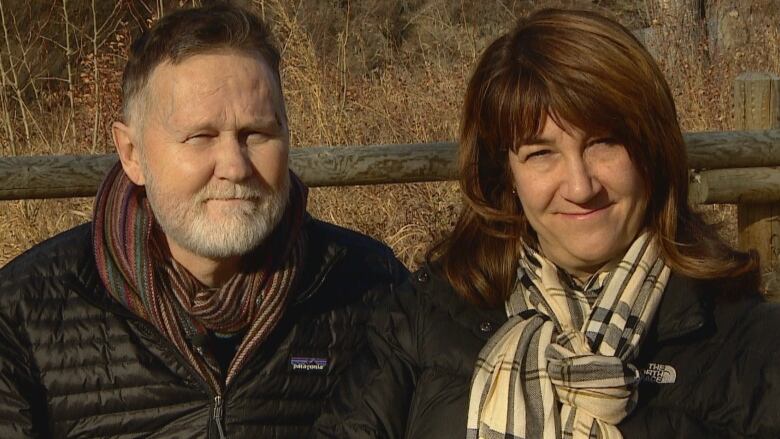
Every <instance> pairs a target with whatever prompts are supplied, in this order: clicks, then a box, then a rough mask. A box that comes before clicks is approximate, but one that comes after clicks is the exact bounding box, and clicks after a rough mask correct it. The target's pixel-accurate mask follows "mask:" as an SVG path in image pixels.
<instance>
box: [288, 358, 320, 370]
mask: <svg viewBox="0 0 780 439" xmlns="http://www.w3.org/2000/svg"><path fill="white" fill-rule="evenodd" d="M290 366H292V370H295V371H301V372H322V371H324V370H325V368H326V367H327V366H328V359H327V358H319V357H292V358H290Z"/></svg>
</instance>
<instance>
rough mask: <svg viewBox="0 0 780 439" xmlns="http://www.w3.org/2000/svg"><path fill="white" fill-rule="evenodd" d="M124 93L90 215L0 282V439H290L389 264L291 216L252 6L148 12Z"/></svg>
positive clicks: (377, 251)
mask: <svg viewBox="0 0 780 439" xmlns="http://www.w3.org/2000/svg"><path fill="white" fill-rule="evenodd" d="M123 99H124V108H123V109H124V122H116V123H114V125H113V127H112V131H113V138H114V142H115V144H116V148H117V152H118V153H119V158H120V163H118V164H117V165H116V166H115V167H114V168H113V169H112V170H111V171H110V172H109V174H108V175H107V177H106V179H105V181H104V182H103V184H102V185H101V187H100V189H99V192H98V195H97V198H96V202H95V208H94V217H93V221H92V223H90V224H85V225H82V226H80V227H76V228H74V229H72V230H69V231H67V232H65V233H63V234H61V235H59V236H57V237H55V238H53V239H51V240H49V241H47V242H44V243H42V244H40V245H38V246H36V247H35V248H33V249H32V250H30V251H28V252H27V253H25V254H24V255H22V256H20V257H19V258H17V259H16V260H14V261H13V262H11V263H10V264H8V265H7V266H6V267H4V268H3V269H2V271H0V437H2V438H13V437H31V436H32V437H128V438H129V437H147V436H148V437H160V438H163V437H164V438H168V437H187V438H189V437H217V438H224V437H231V438H237V437H274V438H283V437H290V438H301V437H305V436H306V435H308V432H309V428H310V424H311V423H312V422H313V421H314V419H315V417H316V416H317V414H318V413H319V410H320V405H321V402H322V400H323V399H324V398H325V397H326V396H327V395H328V394H329V392H330V390H331V388H332V386H333V384H334V383H335V381H336V379H337V378H338V376H339V374H340V373H341V372H342V371H343V370H345V369H347V368H348V367H349V363H350V361H351V359H352V357H353V355H354V354H355V353H356V351H358V350H360V349H361V347H362V343H363V325H364V322H365V320H366V318H367V314H368V308H369V307H370V306H371V304H372V303H373V302H374V301H375V300H376V299H378V298H379V297H381V296H382V295H384V294H385V293H386V292H387V290H389V289H391V288H392V286H393V285H394V284H395V283H396V282H397V281H398V280H399V279H401V278H402V277H403V276H404V275H405V269H404V268H403V266H402V265H400V264H399V263H398V261H397V260H396V259H395V258H394V257H393V255H392V252H391V251H390V250H389V249H388V248H387V247H386V246H384V245H381V244H379V243H378V242H376V241H373V240H370V239H369V238H367V237H364V236H362V235H359V234H356V233H354V232H350V231H347V230H344V229H340V228H338V227H336V226H333V225H329V224H325V223H322V222H320V221H317V220H315V219H312V218H310V217H309V216H307V214H306V188H305V187H304V186H303V184H302V183H301V182H300V181H299V180H298V178H297V177H296V176H295V175H294V174H293V173H292V172H290V171H289V170H288V150H289V131H288V127H287V116H286V114H285V108H284V102H283V98H282V92H281V84H280V78H279V53H278V51H277V50H276V49H275V48H274V46H273V45H272V44H271V42H270V35H269V34H268V31H267V30H266V28H265V27H264V25H263V23H262V22H261V21H260V20H259V19H258V18H256V17H255V16H253V15H252V14H250V13H248V12H246V11H244V10H242V9H239V8H236V7H232V6H227V5H217V6H211V7H207V8H200V9H189V10H181V11H178V12H174V13H173V14H171V15H169V16H167V17H165V18H163V19H161V20H160V21H159V22H158V23H157V24H155V25H154V26H153V28H152V29H150V30H149V31H148V32H147V33H146V34H144V35H143V36H142V37H141V38H140V39H139V40H138V41H137V42H135V44H134V45H133V47H132V50H131V54H130V58H129V60H128V63H127V66H126V68H125V72H124V77H123Z"/></svg>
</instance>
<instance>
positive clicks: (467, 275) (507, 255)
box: [428, 9, 758, 306]
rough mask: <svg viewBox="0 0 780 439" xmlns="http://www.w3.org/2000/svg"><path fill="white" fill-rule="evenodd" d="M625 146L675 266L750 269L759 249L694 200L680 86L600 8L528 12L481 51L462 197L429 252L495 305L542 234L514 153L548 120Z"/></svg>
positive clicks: (697, 272)
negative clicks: (714, 222) (730, 240)
mask: <svg viewBox="0 0 780 439" xmlns="http://www.w3.org/2000/svg"><path fill="white" fill-rule="evenodd" d="M548 116H549V117H552V118H553V120H555V121H556V123H558V125H559V126H566V125H564V123H566V124H568V125H569V126H573V127H576V128H578V129H580V130H582V131H583V132H584V133H585V136H586V137H588V136H597V135H598V136H602V135H605V134H608V135H609V137H611V138H614V139H616V140H617V141H618V142H619V143H622V144H624V145H625V146H626V149H627V150H628V154H629V156H630V158H631V160H632V162H633V163H634V165H635V166H636V168H637V170H638V172H639V173H640V175H641V176H642V179H643V181H644V186H645V193H646V194H649V199H648V203H647V211H646V214H645V219H644V226H646V227H648V228H649V229H650V230H651V231H652V232H654V233H655V235H656V237H657V238H658V241H659V243H660V245H661V248H662V253H663V256H664V257H665V260H666V262H667V264H668V265H669V266H670V267H671V268H672V270H673V271H674V272H677V273H680V274H683V275H687V276H690V277H694V278H700V279H713V278H727V277H731V278H733V277H738V276H743V275H744V276H746V277H747V278H749V279H752V282H754V283H755V281H756V279H757V273H758V261H757V258H756V257H755V255H754V253H751V254H749V253H741V252H738V251H735V250H733V249H731V248H730V247H729V246H728V245H727V244H726V243H725V242H723V240H721V239H720V238H719V237H718V236H717V234H716V233H715V232H714V231H713V230H712V229H711V228H710V227H709V226H707V225H705V223H704V222H703V221H702V220H701V218H700V217H699V216H698V215H697V214H696V213H694V212H693V211H692V210H691V208H690V207H689V205H688V203H687V197H688V165H687V157H686V151H685V144H684V142H683V137H682V133H681V131H680V126H679V124H678V121H677V113H676V110H675V106H674V101H673V99H672V94H671V92H670V90H669V87H668V85H667V83H666V81H665V80H664V78H663V74H662V73H661V71H660V69H659V68H658V66H657V65H656V63H655V62H654V61H653V59H652V57H651V56H650V54H649V53H648V52H647V51H646V50H645V49H644V48H643V47H642V45H641V44H640V43H639V42H638V41H637V39H636V38H635V37H634V36H633V35H632V34H631V33H630V32H629V31H628V30H627V29H625V28H624V27H623V26H621V25H620V24H618V23H616V22H614V21H612V20H610V19H607V18H605V17H602V16H600V15H598V14H596V13H592V12H585V11H565V10H554V9H547V10H542V11H539V12H536V13H534V14H532V15H531V16H529V17H528V18H526V19H523V20H521V21H520V22H519V23H518V24H517V26H516V27H515V28H514V29H512V30H511V31H509V32H508V33H507V34H505V35H503V36H501V37H499V38H498V39H497V40H496V41H494V42H493V43H492V44H491V45H490V46H489V47H488V48H487V49H486V50H485V51H484V53H483V54H482V56H481V58H480V59H479V62H478V64H477V66H476V68H475V70H474V72H473V74H472V76H471V79H470V81H469V84H468V88H467V90H466V98H465V102H464V110H463V114H462V120H461V128H460V129H461V133H460V153H459V154H460V156H459V172H460V186H461V190H462V192H463V195H464V206H463V210H462V212H461V215H460V218H459V219H458V221H457V223H456V225H455V228H454V229H453V231H452V232H451V234H450V235H449V236H448V237H446V238H445V239H444V240H443V241H441V242H440V243H439V244H438V245H436V246H435V247H434V248H433V249H432V250H431V252H430V253H429V255H428V258H429V259H430V260H435V261H436V263H435V264H434V266H437V267H439V268H440V269H441V271H442V274H443V275H444V276H445V277H446V278H447V279H448V280H449V281H450V283H451V284H452V285H453V287H454V288H455V290H456V291H457V292H458V293H460V294H461V295H462V296H464V297H465V298H467V299H468V300H470V301H471V302H474V303H477V304H482V305H488V306H495V305H498V304H500V303H502V302H503V301H504V300H505V299H506V298H507V297H508V294H509V293H511V290H512V288H513V285H514V281H515V277H516V270H517V261H518V256H519V248H520V243H521V242H523V241H525V242H527V243H529V244H530V245H532V246H535V245H536V236H535V233H534V231H533V230H532V229H531V228H530V227H529V225H528V223H527V221H526V218H525V216H524V215H523V212H522V209H521V206H520V202H519V200H518V198H517V195H515V194H513V193H512V187H513V186H512V175H511V172H510V169H509V163H508V153H509V151H510V150H511V151H516V150H517V148H518V147H519V146H520V145H522V144H523V143H525V142H526V141H527V140H529V139H531V138H533V137H536V136H538V135H540V134H541V131H542V129H543V127H544V124H545V121H546V118H547V117H548Z"/></svg>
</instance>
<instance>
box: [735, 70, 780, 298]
mask: <svg viewBox="0 0 780 439" xmlns="http://www.w3.org/2000/svg"><path fill="white" fill-rule="evenodd" d="M734 128H735V129H737V130H760V129H774V128H780V77H778V76H776V75H772V74H767V73H743V74H741V75H739V76H738V77H737V80H736V83H735V84H734ZM737 224H738V228H739V247H740V248H741V249H743V250H746V249H750V248H754V249H756V250H757V251H758V254H759V256H760V257H761V266H762V268H763V271H764V273H767V272H769V273H768V274H767V275H765V277H764V281H765V287H766V288H767V295H768V297H769V298H770V299H771V300H775V301H780V282H779V280H780V277H778V276H780V264H778V260H780V204H778V203H772V204H739V206H738V208H737Z"/></svg>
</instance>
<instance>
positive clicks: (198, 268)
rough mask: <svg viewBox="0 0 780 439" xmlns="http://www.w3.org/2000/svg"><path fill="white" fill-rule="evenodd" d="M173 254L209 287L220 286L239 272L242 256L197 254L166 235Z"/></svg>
mask: <svg viewBox="0 0 780 439" xmlns="http://www.w3.org/2000/svg"><path fill="white" fill-rule="evenodd" d="M166 240H167V242H168V248H170V250H171V256H173V259H175V260H176V262H178V263H179V264H181V265H182V266H183V267H184V268H186V269H187V271H189V272H190V273H191V274H192V275H193V276H195V279H198V280H199V281H200V283H202V284H203V285H205V286H207V287H212V288H216V287H220V286H222V285H224V284H225V282H227V281H228V280H230V278H231V277H233V275H234V274H236V273H237V272H238V269H239V264H240V263H241V256H233V257H230V258H227V259H212V258H206V257H203V256H199V255H196V254H194V253H192V252H190V251H188V250H186V249H184V248H182V247H181V246H179V245H177V244H176V243H175V242H173V241H172V240H171V239H169V238H167V237H166Z"/></svg>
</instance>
